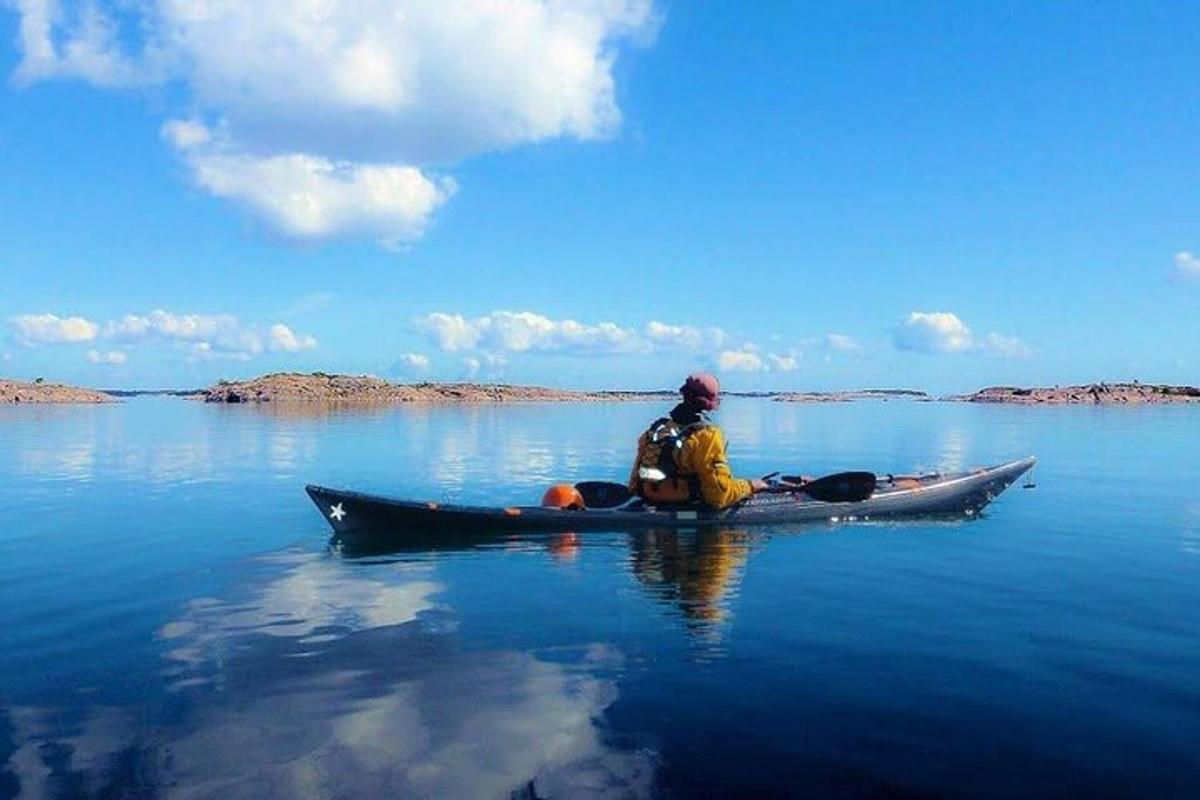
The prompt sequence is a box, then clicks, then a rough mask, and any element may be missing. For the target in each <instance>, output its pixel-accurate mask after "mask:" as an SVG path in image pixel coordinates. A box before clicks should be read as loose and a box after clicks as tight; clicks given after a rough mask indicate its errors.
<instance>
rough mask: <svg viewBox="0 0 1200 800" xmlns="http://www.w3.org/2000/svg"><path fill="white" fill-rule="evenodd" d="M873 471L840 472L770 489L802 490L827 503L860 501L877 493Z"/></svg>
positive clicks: (782, 484)
mask: <svg viewBox="0 0 1200 800" xmlns="http://www.w3.org/2000/svg"><path fill="white" fill-rule="evenodd" d="M876 482H877V479H876V477H875V473H873V472H838V473H835V474H833V475H826V476H825V477H823V478H817V479H816V480H813V481H808V482H807V483H790V482H786V479H785V482H784V483H778V484H775V485H773V486H772V487H771V488H770V489H768V491H771V492H789V493H790V492H802V493H804V494H806V495H808V496H809V497H811V498H812V499H813V500H820V501H822V502H825V503H858V502H861V501H863V500H866V499H867V498H868V497H870V496H871V495H872V494H874V493H875V485H876Z"/></svg>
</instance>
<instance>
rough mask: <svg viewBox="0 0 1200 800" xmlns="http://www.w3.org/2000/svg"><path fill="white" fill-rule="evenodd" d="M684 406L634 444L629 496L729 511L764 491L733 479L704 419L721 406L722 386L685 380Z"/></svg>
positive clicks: (714, 430) (717, 436)
mask: <svg viewBox="0 0 1200 800" xmlns="http://www.w3.org/2000/svg"><path fill="white" fill-rule="evenodd" d="M679 391H680V394H682V395H683V401H682V402H681V403H679V405H677V406H675V408H673V409H672V410H671V414H670V416H668V417H663V418H662V419H659V420H656V421H655V422H654V424H653V425H651V426H650V429H649V430H647V431H646V432H645V433H643V434H642V436H641V438H640V439H639V440H638V454H637V459H636V460H635V461H634V465H633V471H632V474H630V476H629V490H630V491H631V492H633V493H634V494H636V495H638V496H639V497H641V498H642V499H644V500H646V501H647V502H649V503H653V504H656V505H663V504H678V503H694V502H703V503H704V504H705V505H707V506H710V507H711V508H718V509H720V508H728V507H730V506H732V505H734V504H736V503H739V502H741V501H742V500H745V499H746V498H747V497H749V496H750V495H752V494H754V492H756V491H760V490H761V489H763V488H764V487H765V485H766V484H764V483H763V482H762V481H758V480H745V479H743V478H735V477H734V476H733V473H732V471H731V470H730V469H729V463H728V461H727V460H726V457H725V438H724V436H722V435H721V429H720V428H718V427H717V426H716V425H714V424H712V423H711V422H709V421H708V420H707V419H705V417H704V415H705V414H706V413H707V412H710V411H714V410H715V409H716V408H717V407H718V406H719V405H720V404H721V399H720V384H719V383H718V382H717V379H716V378H715V377H714V376H712V375H709V374H707V373H699V374H696V375H691V376H689V377H688V379H687V381H686V382H684V384H683V386H681V387H680V389H679Z"/></svg>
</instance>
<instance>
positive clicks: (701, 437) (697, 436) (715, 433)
mask: <svg viewBox="0 0 1200 800" xmlns="http://www.w3.org/2000/svg"><path fill="white" fill-rule="evenodd" d="M687 433H688V439H691V440H694V441H696V442H697V443H700V442H711V441H713V440H714V439H715V440H716V441H721V440H722V436H721V429H720V428H719V427H717V426H716V425H715V424H714V423H712V422H709V421H708V420H701V421H700V422H696V423H693V424H692V425H689V426H688V429H687Z"/></svg>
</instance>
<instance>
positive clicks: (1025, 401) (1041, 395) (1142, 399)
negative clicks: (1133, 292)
mask: <svg viewBox="0 0 1200 800" xmlns="http://www.w3.org/2000/svg"><path fill="white" fill-rule="evenodd" d="M948 399H950V400H957V401H961V402H966V403H1007V404H1009V405H1021V406H1031V405H1040V404H1045V405H1161V404H1165V403H1200V388H1198V387H1195V386H1170V385H1167V384H1152V383H1138V382H1137V381H1134V382H1132V383H1091V384H1083V385H1079V386H1055V387H1035V388H1028V389H1026V388H1021V387H1017V386H989V387H988V388H986V389H980V390H979V391H978V392H973V393H971V394H965V395H957V396H955V397H951V398H948Z"/></svg>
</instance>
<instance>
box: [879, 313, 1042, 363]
mask: <svg viewBox="0 0 1200 800" xmlns="http://www.w3.org/2000/svg"><path fill="white" fill-rule="evenodd" d="M892 344H893V345H894V346H895V347H896V349H898V350H906V351H909V352H913V353H981V354H985V355H993V356H1000V357H1002V358H1028V357H1029V356H1031V355H1032V354H1033V351H1032V350H1031V349H1030V348H1029V346H1028V345H1026V344H1025V343H1024V342H1023V341H1021V340H1020V339H1019V338H1017V337H1015V336H1006V335H1003V334H999V333H989V334H987V335H986V336H983V337H978V336H976V335H975V334H974V333H973V332H972V331H971V329H970V328H969V327H967V325H966V323H964V322H963V321H962V320H961V319H959V318H958V315H956V314H952V313H950V312H949V311H913V312H911V313H910V314H909V315H908V316H907V317H905V319H904V320H903V321H902V322H901V323H900V324H899V325H898V326H897V327H896V328H895V330H894V331H893V332H892Z"/></svg>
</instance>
